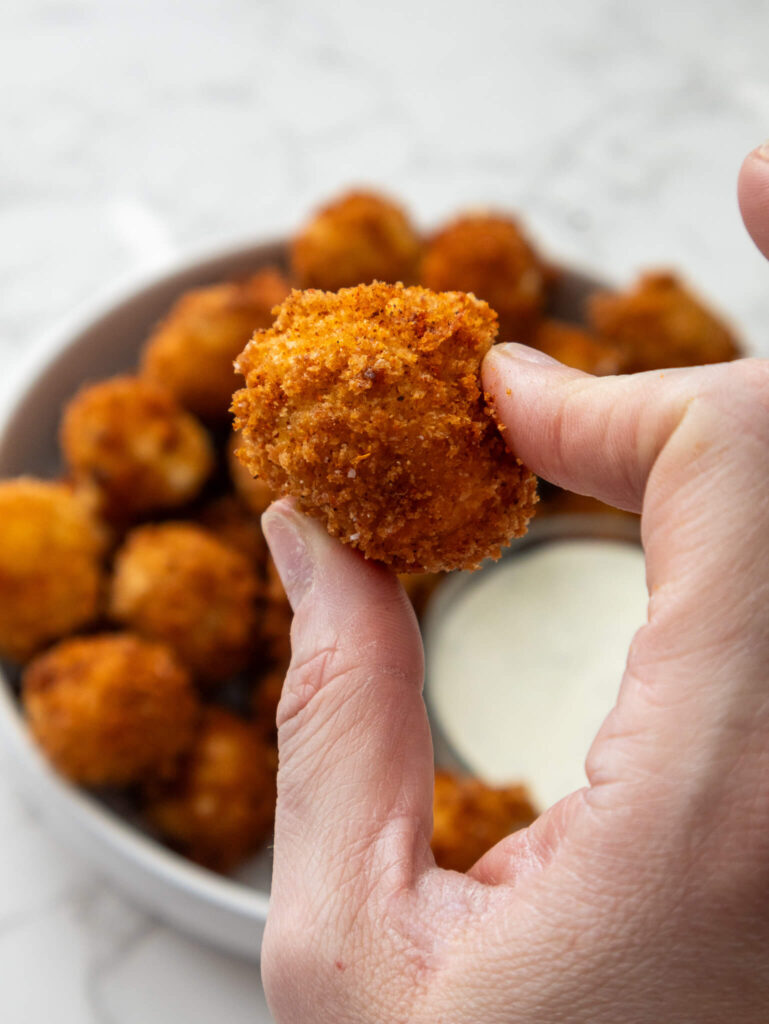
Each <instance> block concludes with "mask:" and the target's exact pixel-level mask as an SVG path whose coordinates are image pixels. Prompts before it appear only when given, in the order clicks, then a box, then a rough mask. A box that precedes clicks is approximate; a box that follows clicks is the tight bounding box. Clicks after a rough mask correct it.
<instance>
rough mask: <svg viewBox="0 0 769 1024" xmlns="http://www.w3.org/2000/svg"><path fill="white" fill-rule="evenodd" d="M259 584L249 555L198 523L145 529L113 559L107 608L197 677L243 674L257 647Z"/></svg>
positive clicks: (205, 679)
mask: <svg viewBox="0 0 769 1024" xmlns="http://www.w3.org/2000/svg"><path fill="white" fill-rule="evenodd" d="M259 592H260V584H259V580H258V576H257V573H256V570H255V568H254V567H253V566H252V565H251V564H250V562H249V560H248V559H247V558H246V557H245V556H244V555H242V554H241V553H240V552H239V551H236V550H235V549H234V548H232V547H231V546H230V545H228V544H224V543H222V541H220V540H219V539H218V538H217V537H215V536H214V535H213V534H212V533H209V531H208V530H204V529H203V528H202V527H200V526H196V525H195V524H193V523H182V522H178V523H159V524H151V525H147V526H140V527H138V528H137V529H135V530H132V531H131V533H129V534H128V537H127V538H126V541H125V543H124V544H123V546H122V548H121V549H120V550H119V551H118V553H117V556H116V558H115V572H114V576H113V579H112V587H111V593H110V605H109V612H110V615H111V617H112V618H113V619H114V620H115V621H116V622H120V623H123V624H124V625H125V626H127V627H128V628H129V629H132V630H134V631H135V632H136V633H139V634H141V635H142V636H147V637H151V638H153V639H155V640H160V641H163V642H164V643H166V644H168V646H169V647H170V648H171V649H172V650H173V651H174V652H175V653H176V655H177V656H178V658H179V660H180V661H181V662H182V664H184V665H186V666H187V667H188V668H189V669H190V671H191V672H192V673H193V675H194V676H195V678H196V679H198V680H199V681H201V682H203V683H216V682H220V681H222V680H224V679H227V677H228V676H231V675H233V674H234V673H236V672H238V671H240V669H242V668H243V667H244V666H245V664H246V662H247V661H248V658H249V655H250V653H251V651H252V648H253V644H254V639H255V636H256V626H257V607H256V599H257V596H258V594H259Z"/></svg>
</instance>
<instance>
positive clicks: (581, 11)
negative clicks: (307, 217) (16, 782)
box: [0, 0, 769, 1024]
mask: <svg viewBox="0 0 769 1024" xmlns="http://www.w3.org/2000/svg"><path fill="white" fill-rule="evenodd" d="M768 34H769V7H767V6H766V4H764V3H763V2H762V0H712V2H710V3H708V4H703V3H701V2H699V0H673V2H672V3H664V4H663V3H656V2H654V0H652V2H651V3H647V4H633V5H631V4H619V3H616V2H613V0H570V2H568V3H565V2H564V0H539V2H538V3H536V4H531V3H523V2H520V3H517V2H510V0H499V2H495V0H473V2H472V3H471V4H466V3H459V2H453V0H430V2H423V3H421V4H417V3H414V0H408V2H406V0H391V2H390V3H388V4H386V5H370V4H366V3H361V2H360V0H336V2H333V3H332V2H331V0H326V2H315V3H313V2H311V0H304V2H302V0H290V2H282V0H262V2H258V0H186V2H185V3H184V4H182V3H178V2H175V0H133V2H132V3H122V2H120V0H4V3H3V4H2V7H1V8H0V117H1V123H2V128H3V133H2V139H3V141H2V148H1V149H0V238H1V239H2V242H3V244H2V247H0V374H3V375H4V374H5V373H7V371H8V368H9V367H10V366H11V364H12V363H13V360H14V359H15V358H16V357H17V355H18V354H19V353H20V352H21V351H22V350H23V349H24V347H25V346H26V345H27V344H28V343H29V342H30V341H31V340H33V339H34V338H35V336H36V335H37V334H38V333H39V332H41V331H43V330H45V329H46V328H48V327H50V326H51V325H55V324H56V322H57V319H58V318H59V317H60V316H62V315H63V314H65V313H67V311H68V310H70V309H71V308H72V307H73V306H75V305H78V304H80V303H81V302H83V301H84V300H87V299H88V298H89V297H90V296H91V295H93V294H95V293H97V292H99V291H101V290H102V289H103V288H105V287H107V286H109V285H111V284H112V283H114V281H115V280H116V279H117V278H118V277H120V276H121V275H123V274H125V273H129V272H133V271H138V270H142V269H147V268H151V267H153V266H154V265H160V264H162V263H164V262H166V261H168V260H169V259H172V258H173V257H174V256H176V255H184V254H185V253H187V252H188V251H189V250H190V249H199V248H201V247H204V246H206V245H209V244H210V245H216V244H218V243H220V242H224V241H226V240H230V239H232V238H233V237H236V236H237V237H238V238H243V237H247V236H253V237H259V236H269V235H275V234H280V233H282V232H284V231H286V229H288V228H290V227H291V226H292V225H294V224H295V223H297V221H298V220H299V219H300V218H301V217H302V216H303V214H304V213H305V211H306V210H307V209H308V207H310V206H311V205H312V204H313V203H314V202H315V201H316V200H319V199H322V198H324V197H326V196H327V195H329V194H330V193H333V192H334V191H335V190H336V189H338V188H339V187H340V186H343V185H345V184H348V183H372V184H381V185H384V186H386V187H387V188H389V189H391V190H392V191H393V192H394V193H395V194H396V195H399V196H402V197H403V198H404V199H405V200H406V201H407V202H408V203H410V205H411V206H412V208H413V209H414V211H415V212H416V213H417V214H418V216H419V218H420V219H421V220H422V221H423V222H424V223H425V224H429V223H434V222H436V221H437V220H438V219H439V218H441V217H443V216H444V215H445V214H447V213H449V212H451V211H453V210H455V209H456V208H457V207H460V206H462V205H463V204H470V203H473V204H478V203H496V204H500V205H503V206H509V207H512V208H514V209H519V210H521V211H523V213H524V214H525V217H526V219H527V221H528V222H529V224H530V226H531V229H532V231H533V232H534V234H535V236H536V237H537V238H539V239H540V240H541V241H542V243H543V244H544V245H545V246H546V247H547V248H548V249H549V250H550V251H551V252H552V253H553V254H554V255H557V256H560V257H562V258H564V259H566V260H571V261H573V262H576V263H580V264H582V265H584V266H585V267H587V268H589V269H592V270H594V271H597V272H599V273H600V274H602V275H604V276H607V277H609V278H612V279H615V280H617V281H622V280H625V279H627V278H628V277H629V276H630V275H631V274H632V273H634V271H635V270H636V269H637V268H639V267H642V266H644V265H660V264H669V265H674V266H677V267H680V268H682V269H684V270H685V271H686V272H687V273H688V276H689V277H690V279H691V280H692V281H693V282H694V284H696V285H697V286H698V287H699V288H701V289H702V290H703V291H704V292H706V293H707V294H708V295H710V296H712V298H713V300H714V301H715V302H716V303H717V304H718V305H720V306H721V307H722V308H723V310H725V311H727V312H728V313H729V314H730V315H731V317H732V319H733V321H734V322H735V324H736V325H738V326H739V327H740V328H741V329H742V330H743V331H744V332H745V334H746V336H747V337H748V338H749V340H750V343H751V345H752V347H753V348H754V350H755V351H757V352H761V353H763V354H769V343H768V342H769V338H768V336H767V330H766V325H767V322H769V287H767V286H768V285H769V269H767V268H766V266H765V265H764V263H763V261H762V260H761V258H760V257H759V255H758V254H757V252H755V251H754V249H753V247H752V244H751V243H750V241H749V240H748V238H747V236H746V235H745V233H744V231H743V229H742V226H741V223H740V220H739V216H738V213H737V208H736V201H735V189H734V185H735V177H736V173H737V169H738V167H739V163H740V161H741V158H742V156H743V154H744V153H745V152H746V151H747V150H748V149H750V148H751V147H752V146H754V145H756V144H757V143H759V142H761V141H762V140H763V138H764V136H765V135H766V134H769V74H768V73H767V66H766V43H765V41H766V38H767V35H768ZM1 759H2V753H1V752H0V1020H2V1021H3V1022H6V1021H7V1022H8V1024H48V1022H49V1021H51V1020H54V1019H55V1020H56V1021H57V1024H176V1022H184V1024H208V1022H210V1021H213V1020H217V1019H222V1020H226V1021H228V1022H229V1024H238V1022H240V1021H243V1022H245V1021H250V1022H252V1021H259V1020H265V1021H266V1020H269V1014H268V1012H267V1010H266V1008H265V1005H264V999H263V996H262V994H261V989H260V985H259V980H258V977H257V972H256V971H255V969H254V968H253V967H252V966H251V965H248V964H244V963H240V962H237V961H235V960H233V959H232V958H229V957H226V956H223V955H221V954H219V953H217V952H215V951H212V950H209V949H206V948H203V947H202V946H200V945H198V944H197V943H195V942H192V941H190V940H188V939H186V938H184V937H182V936H180V935H178V934H176V933H175V932H173V931H172V930H170V929H168V928H166V927H165V926H163V925H162V924H160V923H158V922H156V921H153V920H151V919H149V918H147V917H146V916H145V915H143V914H142V913H140V912H138V911H137V910H136V909H134V908H133V907H131V906H130V905H128V904H127V903H126V902H124V901H123V900H122V899H121V898H120V897H119V896H117V895H116V894H115V893H114V892H113V891H112V890H111V889H110V888H109V887H108V886H107V885H106V884H105V883H103V882H101V881H100V880H99V879H98V878H96V877H94V876H93V875H92V873H91V871H90V870H89V869H88V867H87V866H85V865H84V864H83V863H81V862H79V861H77V860H76V859H75V858H74V857H73V856H72V855H71V854H70V853H69V852H68V851H67V850H66V849H64V848H63V847H62V846H60V845H59V844H58V842H57V841H56V839H55V838H53V837H52V836H50V835H49V834H48V833H47V832H46V831H45V830H44V829H43V828H42V826H41V825H40V824H39V823H38V821H37V819H36V817H35V815H34V814H33V813H32V811H31V810H30V809H29V808H27V807H26V806H25V805H24V804H23V803H22V801H21V800H20V799H19V797H18V796H17V795H16V794H15V793H14V792H13V790H12V789H11V787H10V786H9V784H8V783H7V782H6V781H4V779H5V776H4V773H3V772H2V764H1Z"/></svg>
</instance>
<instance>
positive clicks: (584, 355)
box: [531, 320, 620, 377]
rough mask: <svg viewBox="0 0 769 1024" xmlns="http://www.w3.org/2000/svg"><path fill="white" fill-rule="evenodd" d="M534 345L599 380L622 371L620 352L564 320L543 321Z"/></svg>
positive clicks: (534, 338) (560, 361)
mask: <svg viewBox="0 0 769 1024" xmlns="http://www.w3.org/2000/svg"><path fill="white" fill-rule="evenodd" d="M531 344H532V345H533V347H534V348H538V349H539V350H540V351H541V352H545V353H546V354H547V355H549V356H552V357H553V359H557V360H558V362H559V363H564V364H565V365H566V366H573V367H574V369H575V370H582V371H583V372H584V373H592V374H594V375H595V376H596V377H604V376H606V375H608V374H612V373H619V370H620V354H619V351H618V350H617V349H616V348H613V347H612V346H611V345H609V344H608V343H605V342H603V341H601V339H599V338H596V337H594V335H592V334H589V333H588V332H587V331H586V330H583V329H582V328H580V327H575V325H574V324H569V323H565V322H564V321H562V320H543V321H542V323H541V324H539V326H538V327H537V330H536V332H535V334H534V337H533V338H532V341H531Z"/></svg>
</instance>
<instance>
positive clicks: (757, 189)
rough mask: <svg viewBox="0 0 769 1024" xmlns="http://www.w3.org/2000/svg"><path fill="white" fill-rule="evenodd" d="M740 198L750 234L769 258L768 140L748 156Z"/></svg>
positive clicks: (739, 186)
mask: <svg viewBox="0 0 769 1024" xmlns="http://www.w3.org/2000/svg"><path fill="white" fill-rule="evenodd" d="M737 198H738V200H739V204H740V212H741V213H742V219H743V220H744V221H745V227H746V228H747V229H748V233H749V235H750V237H751V238H752V239H753V241H754V242H755V243H756V245H757V246H758V248H759V249H760V250H761V252H762V253H763V254H764V256H766V257H767V258H769V143H764V145H763V146H759V148H758V149H754V150H753V152H752V153H749V154H748V155H747V156H746V157H745V161H744V163H743V165H742V169H741V170H740V177H739V180H738V182H737Z"/></svg>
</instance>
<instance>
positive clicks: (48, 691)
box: [22, 633, 199, 786]
mask: <svg viewBox="0 0 769 1024" xmlns="http://www.w3.org/2000/svg"><path fill="white" fill-rule="evenodd" d="M22 702H23V705H24V710H25V713H26V716H27V721H28V723H29V727H30V729H31V731H32V735H33V736H34V737H35V739H36V740H37V742H38V743H39V744H40V746H41V747H42V749H43V750H44V751H45V753H46V755H47V757H48V758H49V760H50V761H51V763H52V764H53V765H54V767H55V768H56V769H57V770H58V771H59V772H61V774H62V775H65V776H66V777H67V778H68V779H71V780H72V781H73V782H78V783H80V784H82V785H84V786H123V785H130V784H133V783H136V782H140V781H142V780H145V779H148V778H151V777H154V776H161V777H162V776H163V775H166V774H168V773H169V772H171V771H172V770H173V769H174V766H175V763H176V761H177V759H178V758H179V756H180V755H181V754H183V753H184V752H185V751H186V750H187V749H188V747H189V746H190V745H191V743H192V740H193V736H194V733H195V727H196V722H197V718H198V714H199V702H198V698H197V696H196V694H195V692H194V690H193V687H192V682H191V680H190V676H189V674H188V672H187V671H186V670H185V669H184V668H182V666H181V665H180V664H179V662H178V661H177V660H176V658H175V657H174V656H173V654H172V653H171V651H170V650H169V649H168V648H167V647H165V646H164V645H163V644H158V643H152V642H150V641H148V640H143V639H141V638H140V637H137V636H132V635H131V634H129V633H114V634H104V635H101V636H87V637H75V638H72V639H69V640H63V641H62V642H61V643H59V644H57V646H56V647H53V648H51V650H49V651H46V653H45V654H41V655H40V656H39V657H37V658H36V659H35V660H34V661H32V662H31V663H30V664H29V666H28V667H27V669H26V671H25V673H24V677H23V680H22Z"/></svg>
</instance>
